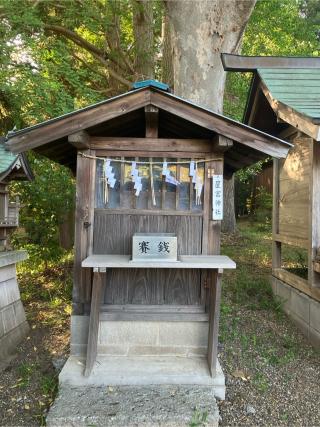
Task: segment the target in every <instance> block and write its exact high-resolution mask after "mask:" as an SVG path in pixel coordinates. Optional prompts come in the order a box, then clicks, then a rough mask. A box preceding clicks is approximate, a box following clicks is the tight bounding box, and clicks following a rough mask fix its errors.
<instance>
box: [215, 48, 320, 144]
mask: <svg viewBox="0 0 320 427" xmlns="http://www.w3.org/2000/svg"><path fill="white" fill-rule="evenodd" d="M222 62H223V65H224V68H225V70H226V71H240V72H253V73H254V78H253V80H252V84H251V89H250V93H249V97H248V102H247V107H246V111H245V114H244V122H245V123H249V124H253V125H256V123H255V121H252V117H253V115H256V116H257V115H258V114H256V113H255V111H254V110H256V111H257V109H258V108H259V109H260V110H259V114H261V112H262V110H265V107H264V108H262V107H261V105H262V104H263V103H264V101H263V100H262V99H261V96H259V95H260V94H262V95H263V96H264V97H265V98H266V100H267V102H268V103H269V105H270V107H271V108H272V110H273V111H274V113H275V115H276V116H277V117H278V119H280V120H279V121H283V122H286V123H288V124H289V125H291V126H294V127H296V128H298V129H299V130H302V131H303V132H305V133H306V134H308V135H310V136H312V137H313V138H314V139H316V140H319V137H320V133H319V131H320V128H319V125H320V58H319V57H307V58H302V57H272V56H268V57H248V56H240V55H230V54H222ZM254 99H256V101H254ZM259 104H260V105H259ZM258 122H259V120H258ZM265 122H266V120H265ZM258 127H259V128H260V126H259V125H258ZM280 127H281V125H280V126H278V128H280ZM266 129H271V127H270V125H269V128H268V127H266V128H265V127H264V128H263V130H266Z"/></svg>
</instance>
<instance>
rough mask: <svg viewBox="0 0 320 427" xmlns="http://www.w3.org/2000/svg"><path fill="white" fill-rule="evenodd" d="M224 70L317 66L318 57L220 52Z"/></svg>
mask: <svg viewBox="0 0 320 427" xmlns="http://www.w3.org/2000/svg"><path fill="white" fill-rule="evenodd" d="M221 60H222V64H223V68H224V69H225V71H255V70H257V69H258V68H293V69H296V68H319V67H320V58H317V57H313V58H298V57H296V58H294V57H279V56H242V55H233V54H229V53H223V54H221Z"/></svg>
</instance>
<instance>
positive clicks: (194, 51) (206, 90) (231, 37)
mask: <svg viewBox="0 0 320 427" xmlns="http://www.w3.org/2000/svg"><path fill="white" fill-rule="evenodd" d="M255 2H256V0H227V1H226V0H201V1H191V0H185V1H180V0H167V1H166V2H165V4H166V8H167V13H168V16H169V20H170V29H171V43H172V47H173V69H174V90H175V94H176V95H178V96H181V97H183V98H186V99H188V100H191V101H194V102H195V103H197V104H200V105H201V106H203V107H206V108H209V109H211V110H214V111H216V112H218V113H221V112H222V109H223V92H224V85H225V76H226V73H225V72H224V70H223V67H222V63H221V59H220V53H222V52H226V53H237V52H238V50H239V48H240V46H241V41H242V35H243V32H244V30H245V27H246V24H247V22H248V19H249V17H250V15H251V12H252V10H253V8H254V5H255ZM232 182H233V180H232ZM229 186H230V187H231V190H230V191H232V190H233V188H234V185H233V184H232V185H230V184H229V183H226V184H225V187H226V189H227V193H228V194H225V197H228V199H226V200H227V201H228V207H227V209H225V212H224V221H223V222H224V225H223V227H224V229H225V230H226V231H229V232H233V231H234V230H235V213H234V194H233V193H232V194H231V193H230V192H229ZM225 205H226V203H225ZM229 227H230V228H229Z"/></svg>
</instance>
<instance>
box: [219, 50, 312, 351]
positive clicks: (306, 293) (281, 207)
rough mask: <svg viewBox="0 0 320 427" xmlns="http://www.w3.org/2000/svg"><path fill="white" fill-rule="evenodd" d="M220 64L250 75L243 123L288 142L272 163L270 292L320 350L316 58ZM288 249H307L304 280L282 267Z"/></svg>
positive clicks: (234, 59) (236, 59)
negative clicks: (285, 153) (281, 156)
mask: <svg viewBox="0 0 320 427" xmlns="http://www.w3.org/2000/svg"><path fill="white" fill-rule="evenodd" d="M223 62H224V65H225V69H226V70H230V71H246V72H252V73H254V74H253V79H252V84H251V89H250V93H249V97H248V101H247V108H246V111H245V116H244V122H245V123H246V124H248V125H250V126H254V127H256V128H258V129H261V130H263V131H264V132H269V133H272V134H273V135H277V136H278V137H280V138H285V139H287V140H288V141H290V142H291V143H293V147H292V148H291V149H290V151H289V154H288V156H287V158H286V159H285V160H274V163H273V257H272V276H273V288H274V292H275V294H276V295H278V296H280V297H281V298H282V299H283V301H284V309H285V311H286V312H287V313H288V314H289V315H290V316H291V317H292V318H293V320H294V321H295V322H296V323H297V324H298V326H299V327H300V328H301V330H302V331H303V332H304V333H305V335H306V336H307V337H308V338H309V339H310V341H311V342H312V343H314V344H315V345H317V346H320V58H292V57H291V58H285V57H281V58H277V57H241V56H236V55H223ZM287 245H288V246H290V247H298V248H303V249H305V250H306V252H307V265H308V269H307V270H308V271H307V276H306V277H305V278H303V277H301V276H298V275H297V274H294V273H293V272H290V271H288V270H287V269H285V268H284V266H283V260H282V252H283V247H284V246H287Z"/></svg>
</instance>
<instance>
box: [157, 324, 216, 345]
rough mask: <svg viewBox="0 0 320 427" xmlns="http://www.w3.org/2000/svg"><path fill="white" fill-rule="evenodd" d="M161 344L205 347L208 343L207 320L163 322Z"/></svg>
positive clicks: (160, 333) (160, 334) (161, 325)
mask: <svg viewBox="0 0 320 427" xmlns="http://www.w3.org/2000/svg"><path fill="white" fill-rule="evenodd" d="M159 343H160V345H174V346H179V345H183V346H190V347H204V346H206V345H207V344H208V323H207V322H162V323H160V331H159Z"/></svg>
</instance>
